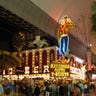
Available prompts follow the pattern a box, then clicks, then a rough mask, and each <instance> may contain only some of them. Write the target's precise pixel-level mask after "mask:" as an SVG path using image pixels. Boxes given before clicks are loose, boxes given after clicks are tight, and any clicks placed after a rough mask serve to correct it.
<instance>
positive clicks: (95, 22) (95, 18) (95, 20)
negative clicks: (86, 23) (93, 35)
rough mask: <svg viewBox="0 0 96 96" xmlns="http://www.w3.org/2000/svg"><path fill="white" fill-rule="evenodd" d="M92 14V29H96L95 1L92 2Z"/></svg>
mask: <svg viewBox="0 0 96 96" xmlns="http://www.w3.org/2000/svg"><path fill="white" fill-rule="evenodd" d="M91 9H92V16H91V22H92V30H93V31H96V2H95V1H93V2H92V6H91Z"/></svg>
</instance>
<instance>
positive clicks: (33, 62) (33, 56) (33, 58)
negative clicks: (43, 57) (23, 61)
mask: <svg viewBox="0 0 96 96" xmlns="http://www.w3.org/2000/svg"><path fill="white" fill-rule="evenodd" d="M34 66H35V50H32V73H34Z"/></svg>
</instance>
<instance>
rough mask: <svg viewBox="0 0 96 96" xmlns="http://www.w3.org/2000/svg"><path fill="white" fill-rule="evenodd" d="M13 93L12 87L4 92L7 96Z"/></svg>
mask: <svg viewBox="0 0 96 96" xmlns="http://www.w3.org/2000/svg"><path fill="white" fill-rule="evenodd" d="M11 92H12V89H11V88H10V87H6V88H5V90H4V93H5V94H6V95H9V94H10V93H11Z"/></svg>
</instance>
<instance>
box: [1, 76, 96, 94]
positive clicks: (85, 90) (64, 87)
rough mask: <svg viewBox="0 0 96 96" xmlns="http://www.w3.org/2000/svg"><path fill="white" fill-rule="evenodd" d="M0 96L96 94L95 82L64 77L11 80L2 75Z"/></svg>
mask: <svg viewBox="0 0 96 96" xmlns="http://www.w3.org/2000/svg"><path fill="white" fill-rule="evenodd" d="M0 96H96V84H95V82H94V83H90V82H82V81H80V80H79V81H78V82H73V81H72V80H70V81H66V80H64V79H58V80H57V79H56V80H43V82H42V83H40V82H39V81H38V82H35V81H34V80H32V79H30V78H27V77H24V78H23V79H22V80H19V81H14V82H13V81H12V82H11V81H10V80H9V79H8V78H5V77H4V78H2V79H1V80H0Z"/></svg>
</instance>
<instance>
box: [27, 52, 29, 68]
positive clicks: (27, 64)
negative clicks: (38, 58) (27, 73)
mask: <svg viewBox="0 0 96 96" xmlns="http://www.w3.org/2000/svg"><path fill="white" fill-rule="evenodd" d="M28 54H29V52H28V51H26V66H28Z"/></svg>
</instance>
